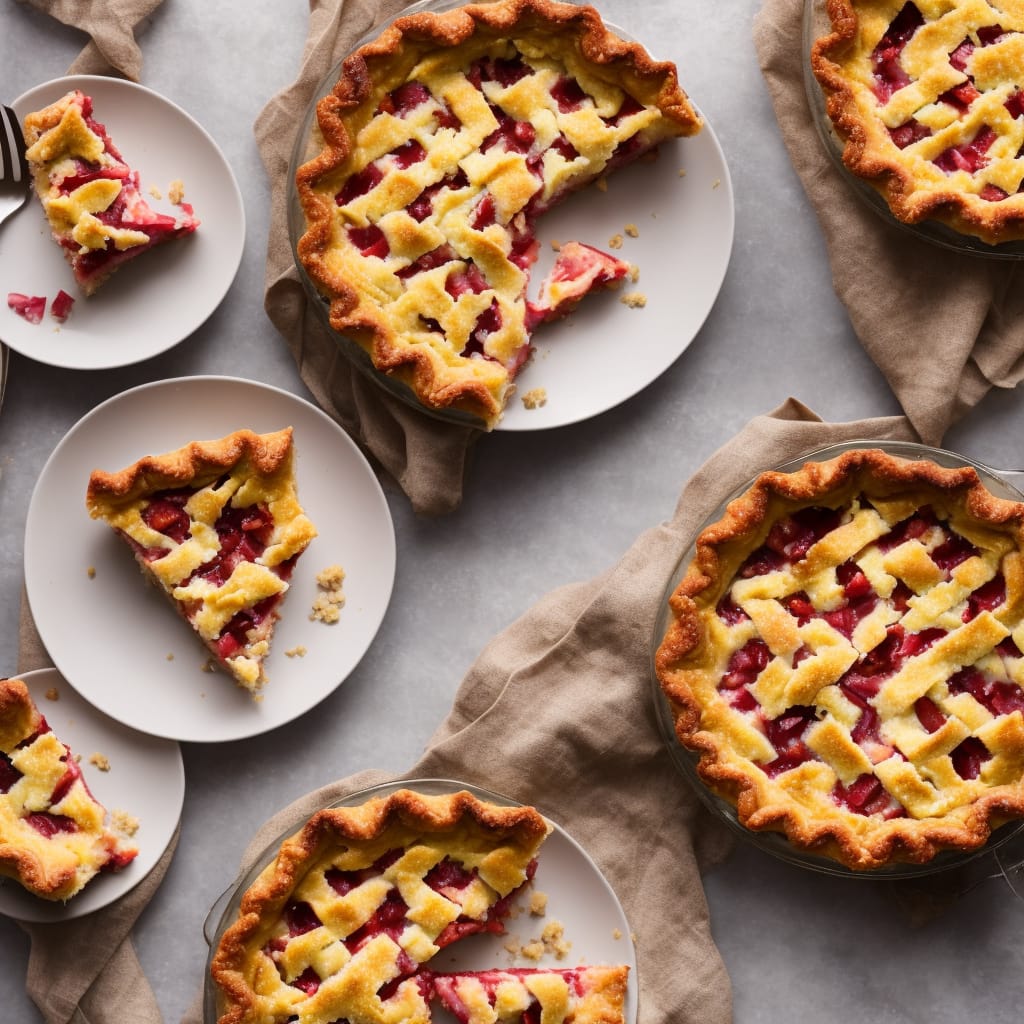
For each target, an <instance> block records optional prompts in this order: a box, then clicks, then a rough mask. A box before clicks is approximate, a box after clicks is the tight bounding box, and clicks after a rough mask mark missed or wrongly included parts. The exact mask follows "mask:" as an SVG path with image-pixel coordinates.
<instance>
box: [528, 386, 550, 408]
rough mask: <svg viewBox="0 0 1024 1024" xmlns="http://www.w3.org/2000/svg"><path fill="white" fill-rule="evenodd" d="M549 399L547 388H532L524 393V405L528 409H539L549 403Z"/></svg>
mask: <svg viewBox="0 0 1024 1024" xmlns="http://www.w3.org/2000/svg"><path fill="white" fill-rule="evenodd" d="M547 400H548V393H547V390H546V389H545V388H531V389H530V390H529V391H527V392H526V394H524V395H523V405H524V406H525V407H526V408H527V409H539V408H540V407H541V406H542V405H546V404H547Z"/></svg>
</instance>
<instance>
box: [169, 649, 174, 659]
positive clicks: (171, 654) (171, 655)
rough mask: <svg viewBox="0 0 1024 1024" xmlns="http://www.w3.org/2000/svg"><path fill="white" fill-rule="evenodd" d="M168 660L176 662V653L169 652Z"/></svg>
mask: <svg viewBox="0 0 1024 1024" xmlns="http://www.w3.org/2000/svg"><path fill="white" fill-rule="evenodd" d="M167 660H168V661H174V652H173V651H170V652H169V653H168V654H167Z"/></svg>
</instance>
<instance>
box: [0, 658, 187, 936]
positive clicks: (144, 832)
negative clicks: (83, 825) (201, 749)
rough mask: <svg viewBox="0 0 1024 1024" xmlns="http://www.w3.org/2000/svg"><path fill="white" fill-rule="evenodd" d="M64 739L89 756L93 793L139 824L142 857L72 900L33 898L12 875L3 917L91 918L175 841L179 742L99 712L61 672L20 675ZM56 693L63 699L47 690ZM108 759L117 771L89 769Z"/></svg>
mask: <svg viewBox="0 0 1024 1024" xmlns="http://www.w3.org/2000/svg"><path fill="white" fill-rule="evenodd" d="M18 678H19V679H23V680H24V681H25V685H26V686H28V688H29V692H30V693H31V694H32V699H33V700H34V701H35V702H36V704H37V706H38V707H39V710H40V712H42V714H43V716H44V717H45V718H46V720H47V722H49V723H50V727H51V728H52V729H53V731H54V732H55V733H56V735H57V737H58V739H60V740H61V742H63V743H66V744H67V745H68V746H69V747H70V748H71V750H72V752H73V753H74V754H80V755H81V757H82V772H83V774H84V775H85V779H86V782H87V783H88V784H89V789H90V790H91V791H92V794H93V796H95V797H96V799H97V800H99V801H100V803H102V804H103V805H104V806H105V807H106V808H107V810H108V811H112V812H113V811H117V810H123V811H126V812H127V813H128V814H131V815H133V816H134V817H136V818H138V819H139V830H138V832H137V833H136V834H135V842H136V844H137V845H138V847H139V855H138V856H137V857H136V858H135V860H133V861H132V862H131V864H129V865H128V866H127V867H126V868H124V869H123V870H121V871H117V872H112V873H110V874H101V875H99V876H97V877H96V878H94V879H93V880H92V881H91V882H89V884H88V885H87V886H86V887H85V888H84V889H83V890H82V891H81V892H80V893H79V894H78V895H77V896H75V897H74V898H73V899H71V900H70V901H69V902H68V903H51V902H50V901H49V900H43V899H39V898H38V897H36V896H33V895H31V894H30V893H28V892H26V891H25V890H24V889H22V888H21V886H20V885H18V883H17V882H14V881H12V880H11V879H9V878H4V879H2V880H0V914H6V915H7V916H8V917H13V918H16V919H17V920H19V921H33V922H47V921H68V920H70V919H71V918H75V917H81V916H83V915H84V914H91V913H92V912H93V911H95V910H99V909H100V908H101V907H105V906H107V905H108V904H110V903H112V902H113V901H114V900H116V899H119V898H120V897H122V896H124V894H125V893H127V892H129V891H130V890H131V889H133V888H135V886H136V885H138V884H139V882H141V881H142V880H143V879H144V878H145V877H146V875H148V874H149V872H150V871H152V870H153V868H154V867H155V866H156V863H157V861H158V860H160V858H161V857H162V856H163V854H164V851H165V850H166V849H167V845H168V843H170V841H171V839H172V838H173V837H174V831H175V829H176V828H177V827H178V819H179V818H180V817H181V808H182V804H183V802H184V799H185V769H184V766H183V765H182V761H181V750H180V749H179V747H178V744H177V743H172V742H170V741H169V740H162V739H156V738H155V737H153V736H144V735H142V734H141V733H138V732H135V731H133V730H131V729H126V728H125V727H124V726H123V725H120V724H119V723H117V722H115V721H113V720H111V719H109V718H107V717H106V716H105V715H102V714H100V713H99V712H98V711H96V709H95V708H93V707H90V705H89V704H88V703H86V702H85V701H84V700H82V698H81V697H79V696H78V695H77V694H76V693H75V691H74V690H73V689H72V688H71V687H70V686H68V684H67V683H66V682H65V680H64V679H63V678H62V677H61V675H60V673H59V672H58V671H57V670H56V669H52V668H44V669H40V670H39V671H37V672H26V673H24V674H23V675H21V676H19V677H18ZM51 688H55V689H56V691H57V693H58V694H59V699H58V700H55V701H54V700H48V699H47V697H46V693H47V691H48V690H50V689H51ZM95 753H100V754H103V755H104V756H105V757H106V758H107V760H109V762H110V771H107V772H101V771H100V770H99V769H98V768H96V767H94V766H93V765H91V764H89V757H90V756H91V755H92V754H95Z"/></svg>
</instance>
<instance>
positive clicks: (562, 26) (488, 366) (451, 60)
mask: <svg viewBox="0 0 1024 1024" xmlns="http://www.w3.org/2000/svg"><path fill="white" fill-rule="evenodd" d="M317 118H318V124H319V129H320V132H321V135H322V137H323V142H324V146H323V149H322V150H321V152H320V153H319V154H318V155H317V156H316V157H315V158H313V159H312V160H310V161H309V162H308V163H306V164H304V165H303V166H302V167H301V168H300V169H299V171H298V174H297V186H298V194H299V198H300V200H301V203H302V207H303V209H304V211H305V217H306V224H307V229H306V231H305V233H304V234H303V236H302V238H301V239H300V240H299V244H298V253H299V259H300V261H301V263H302V265H303V266H304V267H305V269H306V271H307V273H308V274H309V276H310V278H311V279H312V281H313V282H314V283H315V285H316V287H317V289H318V290H319V291H320V293H321V294H322V295H323V296H324V298H325V300H326V301H328V302H329V303H330V322H331V325H332V326H333V327H334V328H335V329H336V330H337V331H339V332H340V333H342V334H344V335H346V336H347V337H349V338H351V339H352V340H354V341H355V342H357V343H358V344H359V345H360V346H362V348H363V349H364V350H365V351H366V352H367V353H369V356H370V359H371V361H372V364H373V366H374V367H375V368H376V369H377V370H378V371H381V372H382V373H384V374H387V375H389V376H391V377H393V378H395V379H397V380H399V381H402V382H403V383H404V384H407V385H408V386H409V387H410V388H411V389H412V392H413V393H414V395H415V397H416V398H417V399H418V401H419V402H420V403H421V404H422V405H423V406H424V407H426V408H428V409H432V410H458V411H461V412H467V413H469V414H471V415H472V416H474V417H477V418H479V419H480V420H481V421H482V423H483V424H484V425H486V426H488V427H490V426H493V425H494V423H495V422H496V421H497V420H498V418H499V417H500V415H501V411H502V409H503V407H504V405H505V403H506V401H507V399H508V396H509V393H510V387H511V381H512V380H513V378H514V377H515V375H516V373H517V372H518V370H519V369H520V368H521V366H522V365H523V363H524V362H525V361H526V359H527V357H528V355H529V352H530V346H529V339H530V334H531V332H532V330H533V329H534V328H535V327H536V326H537V324H538V323H540V322H541V321H544V320H549V319H552V318H553V317H554V316H557V315H560V314H561V313H563V312H566V311H567V309H568V308H571V306H572V305H573V304H574V303H575V302H576V301H578V299H579V298H580V297H581V296H582V294H583V293H584V292H586V291H588V290H590V289H592V288H594V287H599V286H602V285H606V284H609V283H613V282H615V281H619V280H621V279H622V278H623V277H625V276H626V275H627V274H628V273H630V270H631V268H630V266H629V264H628V263H626V262H625V261H623V260H619V259H617V258H615V257H613V256H611V255H609V254H607V253H602V252H599V251H598V250H596V249H593V248H590V247H584V246H577V247H574V248H572V249H569V250H567V251H566V252H565V255H564V256H563V257H562V258H561V259H560V260H559V261H558V263H557V264H556V267H555V270H554V271H553V276H554V277H555V278H556V279H557V280H558V282H559V283H558V286H557V287H556V288H555V289H554V292H555V293H562V295H563V297H564V296H566V295H568V296H569V297H570V301H568V302H567V303H565V304H564V305H563V304H562V303H561V302H560V301H559V299H558V298H557V297H556V296H554V295H553V293H552V291H551V290H550V289H547V288H544V289H542V290H541V295H540V296H539V297H538V299H537V300H535V301H532V300H528V299H527V296H526V288H527V283H528V279H529V274H530V269H531V267H532V265H533V264H534V262H535V261H536V258H537V252H538V243H537V240H536V237H535V224H536V220H537V217H538V216H540V215H541V214H542V213H543V212H544V211H545V210H546V209H548V208H550V207H551V206H552V205H553V204H554V203H556V202H558V200H560V199H561V198H563V197H564V196H565V195H566V194H568V193H569V192H571V191H573V190H576V189H578V188H580V187H582V186H583V185H585V184H587V183H588V182H591V181H593V180H594V179H596V178H598V177H600V176H601V175H603V174H605V173H606V172H609V171H611V170H612V169H614V168H615V167H617V166H620V165H622V164H624V163H626V162H628V161H632V160H635V159H636V158H637V157H639V156H640V155H641V154H643V153H645V152H648V151H650V150H651V149H653V148H654V147H655V146H657V144H658V143H659V142H661V141H663V140H664V139H666V138H669V137H673V136H683V135H692V134H694V133H695V132H697V131H698V130H699V129H700V126H701V121H700V119H699V117H698V116H697V114H696V113H695V112H694V110H693V108H692V107H691V105H690V103H689V100H688V99H687V97H686V95H685V94H684V92H683V91H682V90H681V89H680V87H679V85H678V82H677V74H676V70H675V67H674V66H673V65H671V64H669V63H667V62H656V61H653V60H651V58H650V57H649V56H648V55H647V54H646V52H645V51H644V50H643V49H642V48H641V47H640V46H638V45H636V44H633V43H628V42H625V41H623V40H622V39H620V38H618V37H617V36H616V35H614V34H613V33H612V32H611V31H610V30H609V29H608V28H606V26H605V25H604V23H603V22H602V20H601V18H600V16H599V15H598V14H597V12H596V11H595V10H594V9H593V8H591V7H588V6H576V5H572V4H563V3H556V2H553V0H497V2H494V3H490V4H475V5H469V6H466V7H462V8H458V9H456V10H453V11H450V12H447V13H443V14H435V13H420V14H415V15H410V16H407V17H403V18H399V19H398V20H397V21H396V22H395V23H394V24H393V25H392V26H391V27H389V28H388V29H386V30H385V31H384V32H383V34H382V35H381V36H380V37H379V39H378V40H377V41H375V42H373V43H371V44H368V45H366V46H364V47H362V48H361V49H359V50H358V51H357V52H356V53H355V54H354V55H353V56H351V57H349V58H348V59H347V60H346V61H345V62H344V64H343V67H342V72H341V77H340V79H339V81H338V83H337V85H336V86H335V88H334V90H333V91H332V92H331V93H330V94H329V95H328V96H326V97H325V98H324V99H323V100H321V101H320V103H319V105H318V108H317ZM568 282H575V288H570V287H569V285H568Z"/></svg>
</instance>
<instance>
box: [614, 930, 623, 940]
mask: <svg viewBox="0 0 1024 1024" xmlns="http://www.w3.org/2000/svg"><path fill="white" fill-rule="evenodd" d="M612 938H613V939H621V938H622V929H621V928H613V929H612Z"/></svg>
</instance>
